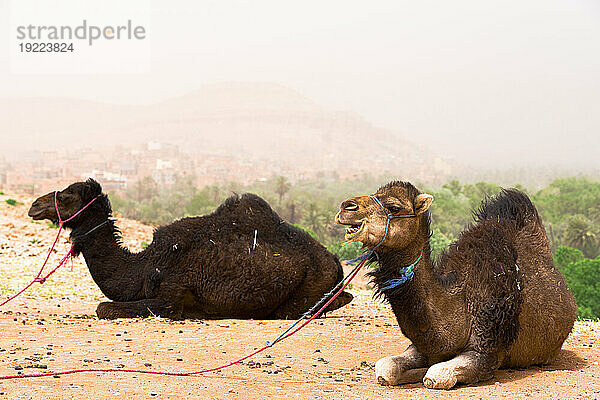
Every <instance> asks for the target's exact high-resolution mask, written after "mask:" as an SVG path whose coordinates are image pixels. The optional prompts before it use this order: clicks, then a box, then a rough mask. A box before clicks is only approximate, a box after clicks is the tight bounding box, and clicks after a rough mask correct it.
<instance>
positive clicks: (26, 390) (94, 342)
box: [0, 292, 600, 399]
mask: <svg viewBox="0 0 600 400" xmlns="http://www.w3.org/2000/svg"><path fill="white" fill-rule="evenodd" d="M357 294H358V296H357V301H356V302H355V303H354V304H352V305H351V306H350V307H346V308H345V309H342V310H339V311H338V312H336V313H332V314H331V315H329V316H328V317H327V318H326V319H321V320H317V321H316V322H315V323H313V324H311V325H309V326H307V327H306V328H305V330H303V331H300V332H299V333H298V334H297V335H296V336H294V337H292V338H290V339H289V340H287V341H285V342H283V343H280V344H279V345H277V346H275V347H273V348H272V349H269V350H268V351H266V352H263V353H261V354H259V355H257V356H256V357H255V358H253V359H251V360H248V361H246V362H245V363H244V364H243V365H236V366H233V367H230V368H228V369H226V370H224V371H222V372H217V373H209V374H207V375H204V376H198V377H165V376H150V375H142V374H125V373H118V374H117V373H110V374H98V373H84V374H77V375H68V376H62V377H60V378H53V377H49V378H34V379H28V380H10V381H0V392H1V393H2V394H0V399H2V398H10V399H17V398H19V399H28V398H32V399H44V398H52V399H71V398H72V399H81V398H90V397H93V398H102V399H104V398H214V399H235V398H301V399H308V398H315V399H347V398H351V399H352V398H356V399H383V398H390V397H392V396H393V397H396V396H402V397H406V398H418V399H421V398H432V397H435V398H436V399H437V398H439V399H445V398H468V399H470V398H474V399H479V398H536V399H537V398H540V399H547V398H559V399H577V398H600V367H599V365H598V364H599V362H600V352H599V351H598V338H599V337H600V327H599V326H598V324H591V323H588V324H586V323H578V324H577V327H576V330H575V332H574V333H573V334H572V335H571V337H570V338H569V340H568V341H567V343H566V345H565V346H564V348H563V351H562V352H561V353H560V356H559V358H558V359H557V360H556V362H554V363H553V364H552V365H550V366H546V367H543V368H533V369H527V370H520V371H517V370H504V371H499V372H497V373H496V377H495V379H494V380H491V381H488V382H485V383H482V384H479V385H477V386H472V387H464V386H463V387H459V388H457V389H455V390H452V391H449V392H440V391H431V390H427V389H424V388H423V387H422V386H421V385H407V386H403V387H393V388H390V387H382V386H379V385H378V384H376V383H375V380H374V378H373V363H374V362H375V361H377V359H378V358H380V357H382V356H384V355H388V354H393V353H399V352H400V351H402V350H403V349H404V347H406V346H407V344H408V340H407V339H405V338H404V337H402V335H401V334H400V332H399V329H398V328H397V326H396V324H395V321H394V318H393V316H392V314H391V312H390V310H389V309H388V308H387V307H386V306H385V305H382V304H380V303H378V302H374V301H373V300H372V299H371V298H370V295H369V294H368V293H366V292H361V293H357ZM94 308H95V302H85V301H81V300H79V301H71V300H68V301H67V300H63V299H60V300H58V299H47V300H43V299H42V300H41V301H38V300H36V299H25V300H23V301H20V302H17V303H16V304H14V305H12V306H11V307H8V308H7V309H4V310H3V311H2V313H0V329H1V331H2V336H1V338H0V374H2V375H6V374H15V373H18V372H22V373H33V372H41V371H44V372H46V371H59V370H63V369H70V368H82V367H86V366H88V367H104V368H107V367H120V368H142V369H150V370H166V371H191V370H198V369H202V368H206V367H211V366H216V365H219V364H221V363H224V362H227V361H230V360H232V359H234V358H237V357H239V356H242V355H244V354H246V353H248V352H250V351H252V350H253V349H255V348H257V347H259V346H262V345H263V344H264V342H265V340H268V339H273V338H274V337H275V336H276V334H277V333H278V332H279V331H280V329H282V328H283V327H285V326H287V323H288V322H287V321H242V320H219V321H183V322H171V321H167V320H164V319H160V318H150V319H142V320H118V321H99V320H98V319H96V317H95V316H93V313H94ZM21 368H22V369H21Z"/></svg>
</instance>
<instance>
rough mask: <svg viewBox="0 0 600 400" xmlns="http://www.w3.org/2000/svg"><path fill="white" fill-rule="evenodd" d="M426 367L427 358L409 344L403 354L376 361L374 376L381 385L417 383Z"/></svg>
mask: <svg viewBox="0 0 600 400" xmlns="http://www.w3.org/2000/svg"><path fill="white" fill-rule="evenodd" d="M427 366H428V365H427V357H425V356H424V355H423V354H421V353H419V351H418V350H417V348H416V347H415V345H412V344H411V345H410V346H408V348H407V349H406V350H405V351H404V353H402V354H400V355H398V356H390V357H385V358H382V359H381V360H379V361H377V363H376V364H375V376H376V377H377V382H379V383H380V384H381V385H402V384H404V383H417V382H421V380H422V379H423V376H425V373H426V372H427Z"/></svg>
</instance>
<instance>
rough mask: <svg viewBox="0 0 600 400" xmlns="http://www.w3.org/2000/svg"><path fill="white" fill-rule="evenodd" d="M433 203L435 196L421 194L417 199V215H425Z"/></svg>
mask: <svg viewBox="0 0 600 400" xmlns="http://www.w3.org/2000/svg"><path fill="white" fill-rule="evenodd" d="M431 203H433V196H432V195H430V194H427V193H421V194H420V195H418V196H417V198H416V199H415V215H419V214H423V213H424V212H425V211H427V210H429V207H430V206H431Z"/></svg>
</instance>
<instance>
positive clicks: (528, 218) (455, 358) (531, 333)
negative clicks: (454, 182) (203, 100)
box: [336, 181, 576, 389]
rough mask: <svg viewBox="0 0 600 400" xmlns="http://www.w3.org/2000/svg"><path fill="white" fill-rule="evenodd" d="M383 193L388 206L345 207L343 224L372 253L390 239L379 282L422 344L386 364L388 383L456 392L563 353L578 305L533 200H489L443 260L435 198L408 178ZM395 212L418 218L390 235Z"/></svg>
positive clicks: (352, 202) (356, 202)
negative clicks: (434, 247)
mask: <svg viewBox="0 0 600 400" xmlns="http://www.w3.org/2000/svg"><path fill="white" fill-rule="evenodd" d="M374 197H375V198H376V199H377V200H378V201H379V202H380V204H379V203H378V202H377V201H376V200H375V199H374V198H373V197H371V196H360V197H354V198H351V199H348V200H346V201H344V202H343V203H342V204H341V206H340V212H339V213H338V215H337V217H336V220H337V222H338V223H340V224H343V225H346V226H347V234H346V239H348V240H352V241H358V242H362V243H363V244H364V245H365V246H366V247H368V248H373V247H374V246H376V245H377V243H379V242H380V241H381V240H382V239H384V240H383V242H381V245H380V246H379V247H378V248H377V249H376V251H375V253H374V254H373V255H372V256H371V257H372V260H373V261H378V263H379V267H378V268H377V269H376V270H375V271H374V272H372V278H373V281H374V283H375V286H376V288H377V289H378V293H379V294H381V295H383V296H384V297H385V299H386V300H387V301H388V302H389V303H390V305H391V306H392V310H393V312H394V314H395V315H396V319H397V320H398V324H399V326H400V328H401V330H402V333H403V334H404V335H405V336H406V337H407V338H409V339H410V340H411V342H412V344H411V345H410V346H409V347H408V349H406V351H404V353H402V354H400V355H397V356H393V357H385V358H383V359H381V360H379V361H378V362H377V363H376V365H375V374H376V376H377V380H378V381H379V383H381V384H384V385H399V384H403V383H414V382H419V381H421V380H422V381H423V383H424V385H425V386H426V387H429V388H441V389H449V388H451V387H453V386H454V385H456V384H457V383H466V384H469V383H474V382H478V381H481V380H486V379H490V378H491V377H492V376H493V373H494V371H495V370H496V369H497V368H501V367H516V368H521V367H526V366H529V365H533V364H545V363H548V362H550V361H551V360H552V359H553V358H554V357H555V356H556V354H557V353H558V352H559V350H560V348H561V346H562V344H563V342H564V341H565V339H566V338H567V336H568V335H569V332H570V331H571V329H572V327H573V323H574V320H575V317H576V305H575V301H574V299H573V296H572V295H571V293H570V292H569V289H568V288H567V286H566V283H565V279H564V277H563V276H562V274H561V273H560V272H559V271H558V270H557V269H556V268H555V267H554V264H553V259H552V252H551V250H550V247H549V244H548V239H547V237H546V233H545V230H544V227H543V225H542V220H541V218H540V216H539V215H538V213H537V211H536V209H535V207H534V206H533V204H532V203H531V201H530V200H529V198H528V197H527V195H525V194H524V193H522V192H519V191H517V190H514V189H511V190H503V191H502V192H501V193H500V194H499V195H498V196H496V197H494V198H491V199H488V200H486V201H484V203H483V204H482V206H481V208H480V209H479V210H478V211H477V212H476V213H475V223H474V224H473V225H472V226H470V227H468V228H467V229H466V230H465V231H464V232H463V233H462V234H461V235H460V237H459V239H458V240H457V241H456V242H454V243H453V244H452V245H450V248H449V249H448V250H447V251H446V252H444V253H443V254H442V255H441V256H440V257H439V259H438V260H437V262H432V260H431V258H430V247H429V238H430V236H431V231H430V218H429V211H428V209H429V206H430V205H431V203H432V201H433V197H432V196H431V195H428V194H424V193H421V192H420V191H419V190H417V189H416V188H415V187H414V186H413V185H411V184H410V183H408V182H398V181H395V182H391V183H389V184H388V185H385V186H383V187H381V188H380V189H379V190H378V191H377V193H376V194H375V195H374ZM386 214H393V215H414V216H413V217H407V218H393V219H390V221H389V231H388V233H387V236H385V231H386V229H385V227H386V223H387V221H388V217H387V215H386ZM415 261H417V262H416V264H415ZM412 264H414V267H411V265H412ZM413 268H414V269H413ZM403 281H404V282H403Z"/></svg>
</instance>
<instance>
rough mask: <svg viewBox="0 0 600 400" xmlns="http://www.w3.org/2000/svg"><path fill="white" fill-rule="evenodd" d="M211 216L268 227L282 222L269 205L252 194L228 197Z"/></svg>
mask: <svg viewBox="0 0 600 400" xmlns="http://www.w3.org/2000/svg"><path fill="white" fill-rule="evenodd" d="M213 215H216V216H221V217H226V218H228V219H240V220H245V221H260V222H261V223H263V224H264V223H266V224H269V225H279V224H280V223H281V222H282V219H281V217H279V215H277V213H276V212H275V211H273V209H272V208H271V206H270V205H269V203H267V202H266V201H265V200H264V199H263V198H262V197H260V196H258V195H256V194H254V193H244V194H243V195H241V196H239V195H237V194H234V195H233V196H230V197H229V198H227V199H226V200H225V201H224V202H223V203H222V204H221V205H220V206H219V207H218V208H217V209H216V210H215V212H214V213H213Z"/></svg>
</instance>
